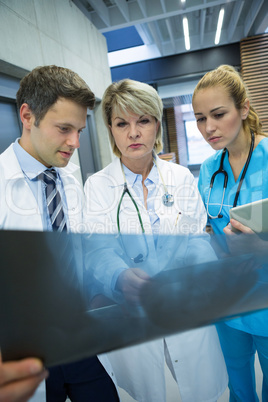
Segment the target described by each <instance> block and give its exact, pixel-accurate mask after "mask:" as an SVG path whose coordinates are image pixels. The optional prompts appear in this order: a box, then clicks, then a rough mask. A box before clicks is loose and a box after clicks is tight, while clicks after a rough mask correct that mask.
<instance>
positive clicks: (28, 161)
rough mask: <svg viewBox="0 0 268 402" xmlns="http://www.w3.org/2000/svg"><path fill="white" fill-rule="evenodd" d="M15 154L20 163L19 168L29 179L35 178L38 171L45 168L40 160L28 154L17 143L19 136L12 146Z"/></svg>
mask: <svg viewBox="0 0 268 402" xmlns="http://www.w3.org/2000/svg"><path fill="white" fill-rule="evenodd" d="M13 149H14V152H15V155H16V157H17V159H18V162H19V164H20V167H21V170H22V171H23V173H24V174H25V175H26V176H27V177H28V179H29V180H33V179H35V178H36V177H37V176H38V175H39V174H40V173H42V172H44V170H46V169H47V167H46V166H44V165H43V164H42V163H41V162H39V161H38V160H37V159H35V158H34V157H33V156H32V155H30V154H29V153H28V152H27V151H25V149H23V148H22V146H21V145H20V144H19V138H17V139H16V141H15V143H14V146H13Z"/></svg>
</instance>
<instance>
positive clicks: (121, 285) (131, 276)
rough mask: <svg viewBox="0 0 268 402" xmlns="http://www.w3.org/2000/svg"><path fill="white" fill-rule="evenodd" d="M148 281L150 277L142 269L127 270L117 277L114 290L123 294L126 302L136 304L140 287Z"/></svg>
mask: <svg viewBox="0 0 268 402" xmlns="http://www.w3.org/2000/svg"><path fill="white" fill-rule="evenodd" d="M150 280H151V278H150V276H149V275H148V274H147V273H146V272H145V271H143V270H142V269H140V268H128V269H125V270H124V271H123V272H121V274H120V275H119V277H118V280H117V284H116V288H117V290H120V291H121V292H122V293H123V295H124V297H125V299H126V301H127V302H129V303H138V302H139V300H140V291H141V289H142V287H143V286H144V285H145V284H146V283H148V282H149V281H150Z"/></svg>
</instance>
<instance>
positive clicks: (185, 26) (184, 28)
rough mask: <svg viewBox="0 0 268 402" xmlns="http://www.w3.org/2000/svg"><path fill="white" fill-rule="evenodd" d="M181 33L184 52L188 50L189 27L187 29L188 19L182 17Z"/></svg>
mask: <svg viewBox="0 0 268 402" xmlns="http://www.w3.org/2000/svg"><path fill="white" fill-rule="evenodd" d="M182 23H183V32H184V42H185V48H186V50H190V38H189V27H188V18H187V17H183V20H182Z"/></svg>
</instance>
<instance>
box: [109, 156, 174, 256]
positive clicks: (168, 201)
mask: <svg viewBox="0 0 268 402" xmlns="http://www.w3.org/2000/svg"><path fill="white" fill-rule="evenodd" d="M153 158H154V162H155V165H156V167H157V170H158V173H159V176H160V178H161V181H162V184H163V187H164V190H165V193H164V194H163V196H162V202H163V204H164V205H165V206H166V207H171V206H172V205H173V204H174V196H173V195H172V194H169V193H168V191H167V187H166V185H165V182H164V179H163V176H162V174H161V172H160V170H159V167H158V164H157V161H156V157H155V155H154V156H153ZM120 163H121V169H122V173H123V176H124V188H123V192H122V195H121V197H120V200H119V203H118V207H117V217H116V219H117V229H118V233H119V234H120V233H121V232H120V219H119V216H120V207H121V204H122V201H123V198H124V196H125V194H128V196H129V197H130V199H131V201H132V203H133V205H134V207H135V209H136V211H137V215H138V219H139V222H140V227H141V231H142V235H143V237H144V239H145V244H146V252H145V255H143V254H139V255H138V256H136V257H130V256H129V258H130V259H131V260H132V261H134V262H135V263H140V262H143V261H145V260H146V259H147V257H148V255H149V247H148V243H147V240H146V236H145V230H144V226H143V222H142V219H141V214H140V210H139V207H138V205H137V203H136V201H135V200H134V198H133V197H132V195H131V193H130V191H129V189H128V186H127V180H126V175H125V172H124V169H123V166H122V162H121V160H120ZM123 247H124V246H123ZM124 249H125V247H124ZM125 251H126V250H125ZM126 254H127V252H126Z"/></svg>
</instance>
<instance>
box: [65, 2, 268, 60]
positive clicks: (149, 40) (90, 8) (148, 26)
mask: <svg viewBox="0 0 268 402" xmlns="http://www.w3.org/2000/svg"><path fill="white" fill-rule="evenodd" d="M72 1H73V2H74V3H75V4H76V6H77V7H79V9H80V10H81V11H82V12H83V13H84V14H85V15H86V17H87V18H89V20H90V21H91V22H92V23H93V25H94V26H95V27H96V28H97V29H98V30H99V31H100V32H101V33H103V34H104V35H105V36H106V38H107V42H108V48H109V44H110V45H112V41H116V47H117V49H119V50H120V49H124V48H125V49H126V48H128V47H129V48H133V46H135V45H136V44H137V45H139V44H144V45H146V49H147V53H148V55H149V56H147V59H148V58H154V57H165V56H170V55H175V54H180V53H185V52H186V49H185V42H184V34H183V22H182V20H183V17H187V18H188V25H189V35H190V45H191V47H190V51H194V50H200V49H206V48H210V47H213V46H215V44H214V40H215V33H216V28H217V22H218V16H219V12H220V10H221V8H224V10H225V14H224V19H223V26H222V32H221V36H220V42H219V46H220V45H226V44H230V43H235V42H239V41H240V40H241V39H243V38H245V37H247V36H253V35H256V34H260V33H264V32H265V30H266V29H267V26H268V0H226V1H224V0H185V1H184V2H183V1H181V0H72ZM129 27H132V31H129V30H127V29H125V28H129ZM133 27H135V28H136V30H134V28H133ZM122 29H123V30H122ZM117 30H122V31H119V32H116V33H117V34H118V35H117V36H109V33H111V31H117ZM133 31H135V32H136V31H137V32H136V38H135V37H134V39H133V35H132V34H133ZM137 33H138V35H137ZM138 39H139V40H138ZM109 41H110V43H109ZM113 45H114V44H113ZM112 47H113V46H112ZM140 53H141V52H140ZM135 61H138V60H135ZM128 62H129V61H128V60H127V61H126V63H128ZM121 64H124V63H121Z"/></svg>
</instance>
